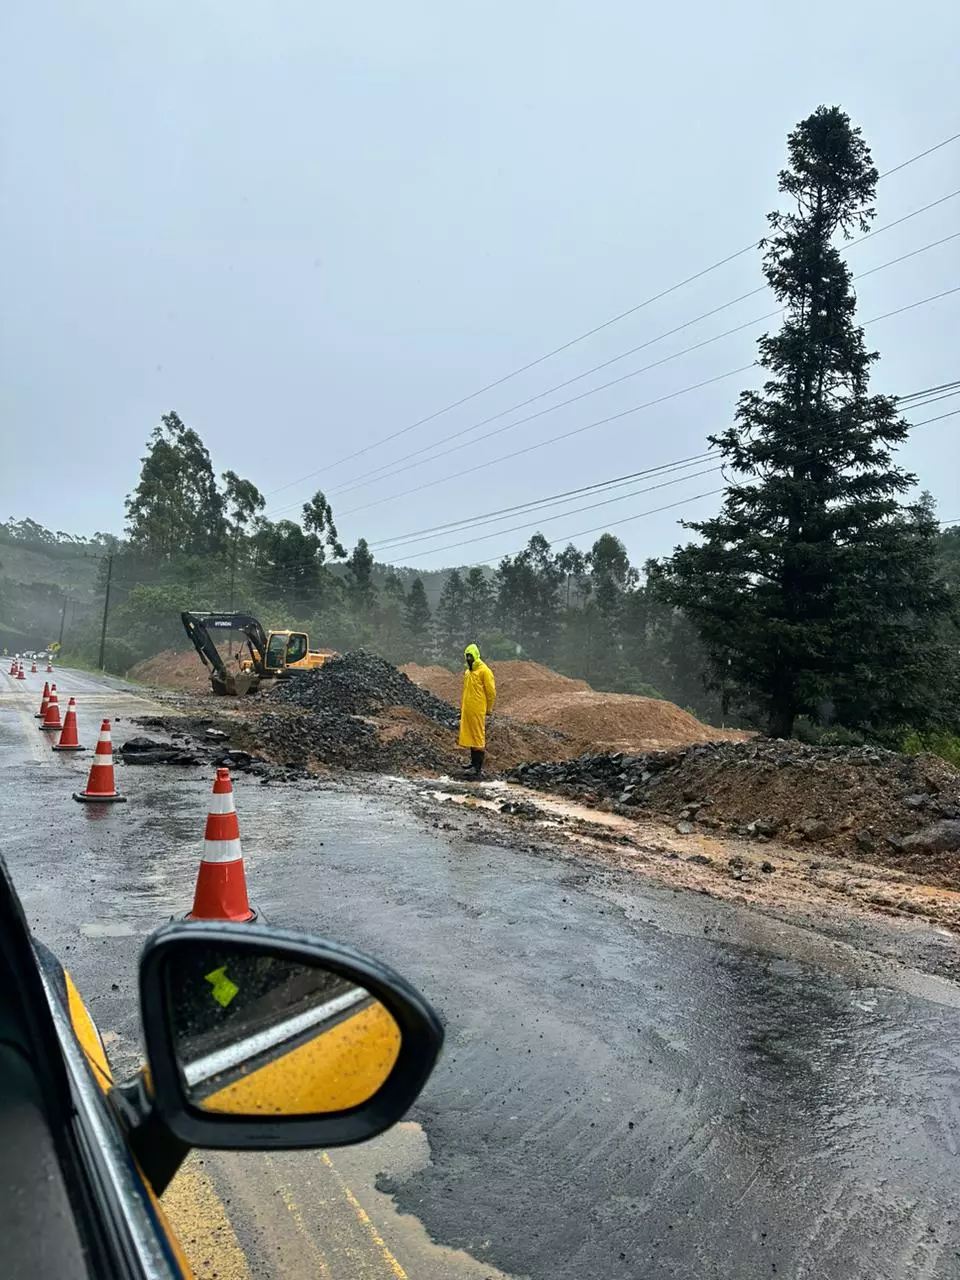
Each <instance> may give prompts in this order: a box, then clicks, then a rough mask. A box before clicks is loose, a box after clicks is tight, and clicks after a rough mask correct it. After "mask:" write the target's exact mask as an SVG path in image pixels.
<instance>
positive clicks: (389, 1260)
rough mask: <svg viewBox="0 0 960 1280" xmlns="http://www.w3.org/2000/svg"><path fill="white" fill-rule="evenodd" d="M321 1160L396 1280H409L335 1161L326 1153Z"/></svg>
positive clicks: (321, 1155) (321, 1156) (323, 1153)
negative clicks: (342, 1176)
mask: <svg viewBox="0 0 960 1280" xmlns="http://www.w3.org/2000/svg"><path fill="white" fill-rule="evenodd" d="M320 1159H321V1160H322V1161H323V1163H324V1164H325V1165H326V1166H327V1168H328V1169H329V1170H330V1172H331V1173H332V1174H333V1176H334V1177H335V1178H336V1180H337V1182H339V1184H340V1189H341V1190H342V1191H343V1194H344V1195H345V1196H346V1197H347V1203H348V1204H349V1205H350V1208H351V1209H352V1210H353V1212H354V1213H355V1214H356V1215H357V1219H358V1221H359V1222H360V1223H361V1225H362V1226H363V1227H364V1229H365V1230H366V1232H367V1234H368V1235H369V1237H370V1239H371V1240H372V1241H373V1243H374V1244H375V1245H376V1246H377V1248H378V1250H379V1251H380V1256H381V1257H382V1258H383V1260H384V1262H385V1263H386V1264H387V1266H388V1267H389V1268H390V1270H391V1271H392V1272H393V1274H394V1275H395V1276H396V1280H408V1276H407V1273H406V1271H404V1269H403V1267H401V1265H400V1263H399V1262H398V1261H397V1259H396V1258H395V1257H394V1256H393V1254H392V1253H391V1252H390V1250H389V1248H388V1247H387V1242H386V1241H385V1240H384V1238H383V1236H382V1235H381V1234H380V1232H379V1231H378V1230H377V1228H376V1227H375V1226H374V1225H373V1222H372V1220H371V1218H370V1215H369V1214H368V1213H367V1211H366V1209H364V1207H363V1205H362V1204H361V1203H360V1201H359V1200H358V1199H357V1197H356V1196H355V1195H354V1194H353V1192H352V1191H351V1190H350V1188H349V1187H348V1186H347V1184H346V1183H345V1182H344V1180H343V1178H341V1177H340V1174H339V1173H338V1172H337V1169H336V1166H335V1165H334V1163H333V1161H332V1160H331V1159H330V1157H329V1156H328V1155H327V1153H326V1152H325V1151H322V1152H321V1153H320Z"/></svg>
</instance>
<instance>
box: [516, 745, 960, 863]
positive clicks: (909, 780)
mask: <svg viewBox="0 0 960 1280" xmlns="http://www.w3.org/2000/svg"><path fill="white" fill-rule="evenodd" d="M510 777H511V778H512V779H513V780H514V781H516V782H520V783H522V784H523V785H525V786H528V787H536V788H539V789H541V790H548V791H556V792H559V793H560V794H564V795H568V796H573V797H576V798H578V799H585V800H587V801H588V802H590V803H602V804H604V807H609V808H612V809H614V810H615V811H617V812H622V813H624V814H631V813H635V812H637V811H638V810H639V811H645V812H647V813H655V814H663V815H669V816H670V817H671V818H672V819H674V820H676V822H677V829H678V831H680V832H682V833H692V832H694V831H695V830H698V829H702V830H707V831H709V830H711V829H720V828H722V829H725V830H730V831H734V832H736V834H738V835H742V836H747V837H754V838H756V839H758V840H770V839H772V838H774V837H776V838H777V839H779V840H791V841H792V840H796V841H807V842H813V843H816V844H825V845H828V846H831V847H835V848H836V849H838V851H842V852H845V853H849V854H853V855H855V856H860V857H863V858H868V859H869V858H876V859H882V860H883V861H887V862H894V863H897V864H899V865H904V866H910V865H912V864H913V863H914V861H915V860H919V862H918V865H919V864H920V862H922V861H923V860H924V859H926V858H929V857H930V856H931V855H938V854H947V855H951V856H952V857H954V858H956V861H957V864H958V870H960V857H957V854H955V853H954V851H958V852H960V774H958V773H957V772H956V771H955V770H954V769H952V768H951V767H950V766H949V765H948V764H946V763H945V762H944V761H943V760H940V759H937V758H936V757H934V756H924V755H919V756H904V755H900V754H898V753H897V752H893V751H884V750H881V749H879V748H874V747H811V746H805V745H804V744H802V743H799V742H783V741H772V740H768V739H752V740H750V741H747V742H707V743H700V744H697V745H695V746H690V747H684V748H682V749H680V750H675V751H656V752H649V753H647V754H644V755H627V754H625V753H623V752H618V753H616V754H600V755H584V756H580V757H579V758H578V759H576V760H568V761H564V762H562V763H559V764H554V763H549V762H547V763H541V764H526V765H520V766H519V767H518V768H516V769H514V770H513V771H512V772H511V774H510Z"/></svg>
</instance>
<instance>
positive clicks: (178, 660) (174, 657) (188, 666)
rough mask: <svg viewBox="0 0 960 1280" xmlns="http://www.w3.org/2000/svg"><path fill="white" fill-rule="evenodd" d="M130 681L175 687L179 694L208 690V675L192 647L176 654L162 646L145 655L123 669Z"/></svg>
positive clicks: (205, 691)
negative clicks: (134, 664)
mask: <svg viewBox="0 0 960 1280" xmlns="http://www.w3.org/2000/svg"><path fill="white" fill-rule="evenodd" d="M127 675H128V676H129V678H130V679H131V680H139V681H140V683H141V684H149V685H155V686H156V687H157V688H160V689H176V690H178V691H180V692H181V693H209V692H210V675H209V672H208V670H207V668H206V667H205V666H204V665H203V663H202V662H201V661H200V658H199V656H198V655H197V651H196V649H190V650H189V651H188V652H186V653H177V652H176V651H175V650H173V649H164V651H163V652H162V653H157V654H154V656H153V657H152V658H145V659H144V660H143V662H138V663H137V664H136V666H134V667H131V668H130V670H129V671H128V672H127Z"/></svg>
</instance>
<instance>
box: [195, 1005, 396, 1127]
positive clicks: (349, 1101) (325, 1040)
mask: <svg viewBox="0 0 960 1280" xmlns="http://www.w3.org/2000/svg"><path fill="white" fill-rule="evenodd" d="M399 1052H400V1029H399V1027H398V1026H397V1024H396V1022H394V1020H393V1017H392V1016H391V1015H390V1014H389V1013H388V1012H387V1010H386V1009H385V1008H384V1007H383V1005H381V1004H374V1005H371V1006H369V1007H368V1008H366V1009H362V1010H361V1011H360V1012H359V1013H357V1014H354V1016H353V1017H352V1018H347V1019H346V1020H345V1021H343V1022H338V1023H337V1025H336V1026H334V1027H331V1028H330V1030H329V1031H323V1032H321V1033H320V1034H319V1035H317V1036H314V1038H313V1039H312V1040H308V1041H307V1043H306V1044H302V1045H299V1046H298V1047H297V1048H296V1049H293V1050H291V1051H290V1052H289V1053H286V1054H283V1055H281V1056H280V1057H278V1058H275V1059H274V1060H273V1061H272V1062H268V1063H266V1065H265V1066H262V1067H260V1068H259V1069H258V1070H256V1071H252V1072H251V1073H250V1074H249V1075H247V1076H244V1077H243V1078H242V1079H240V1080H235V1081H234V1082H233V1083H232V1084H228V1085H226V1086H225V1087H224V1088H223V1089H220V1090H218V1091H217V1092H216V1093H213V1094H211V1095H210V1097H208V1098H204V1100H203V1102H202V1103H201V1104H200V1105H202V1106H203V1108H204V1110H207V1111H223V1112H229V1113H231V1114H233V1115H254V1114H256V1113H258V1112H259V1113H265V1112H266V1113H269V1112H273V1113H274V1114H275V1115H312V1114H316V1113H317V1112H318V1111H345V1110H346V1109H347V1108H348V1107H355V1106H358V1105H359V1104H360V1103H361V1102H366V1101H367V1099H368V1098H372V1097H373V1095H374V1094H375V1093H376V1092H377V1090H378V1089H379V1088H380V1086H381V1085H382V1084H383V1082H384V1081H385V1080H386V1079H387V1077H388V1076H389V1074H390V1072H391V1071H392V1070H393V1066H394V1063H395V1062H396V1060H397V1055H398V1054H399Z"/></svg>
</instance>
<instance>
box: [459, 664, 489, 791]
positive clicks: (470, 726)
mask: <svg viewBox="0 0 960 1280" xmlns="http://www.w3.org/2000/svg"><path fill="white" fill-rule="evenodd" d="M463 660H464V663H465V664H466V665H465V667H464V672H463V697H462V698H461V700H460V746H461V747H469V748H470V768H469V769H465V770H464V772H465V773H467V774H469V776H470V777H473V778H480V777H482V776H483V757H484V754H485V751H486V746H487V730H486V725H485V724H484V718H485V717H486V716H488V715H490V713H491V712H492V711H493V704H494V703H495V702H496V700H497V686H496V684H495V682H494V679H493V672H492V671H491V670H490V668H489V667H488V666H487V664H486V663H485V662H484V661H483V659H482V658H481V657H480V650H479V649H478V648H477V646H476V645H475V644H468V645H467V647H466V649H464V651H463Z"/></svg>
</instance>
